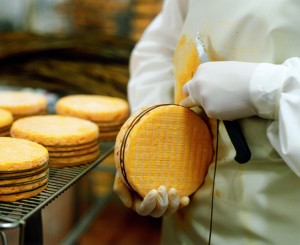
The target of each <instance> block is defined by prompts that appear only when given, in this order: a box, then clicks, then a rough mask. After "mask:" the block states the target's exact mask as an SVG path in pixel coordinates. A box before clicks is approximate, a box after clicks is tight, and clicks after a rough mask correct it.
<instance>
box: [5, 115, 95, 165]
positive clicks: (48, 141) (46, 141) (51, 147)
mask: <svg viewBox="0 0 300 245" xmlns="http://www.w3.org/2000/svg"><path fill="white" fill-rule="evenodd" d="M10 134H11V136H12V137H15V138H22V139H29V140H31V141H34V142H37V143H40V144H41V145H43V146H45V147H46V148H47V149H48V152H49V156H50V166H51V167H66V166H75V165H81V164H86V163H90V162H92V161H94V160H95V159H96V158H97V157H98V156H99V154H100V151H99V141H98V138H99V129H98V126H97V125H96V124H95V123H93V122H91V121H88V120H85V119H81V118H76V117H70V116H61V115H44V116H31V117H26V118H22V119H18V120H17V121H15V122H14V123H13V125H12V127H11V131H10Z"/></svg>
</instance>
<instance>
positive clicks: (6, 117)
mask: <svg viewBox="0 0 300 245" xmlns="http://www.w3.org/2000/svg"><path fill="white" fill-rule="evenodd" d="M12 122H13V115H12V113H11V112H10V111H8V110H5V109H0V128H2V127H6V126H8V125H10V124H12Z"/></svg>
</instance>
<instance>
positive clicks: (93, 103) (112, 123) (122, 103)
mask: <svg viewBox="0 0 300 245" xmlns="http://www.w3.org/2000/svg"><path fill="white" fill-rule="evenodd" d="M56 113H57V114H59V115H67V116H74V117H79V118H83V119H87V120H90V121H92V122H94V123H96V124H97V125H98V127H99V140H100V141H114V140H115V139H116V136H117V134H118V132H119V130H120V128H121V126H122V125H123V123H124V122H125V121H126V120H127V119H128V117H129V105H128V102H127V101H126V100H124V99H121V98H116V97H110V96H102V95H85V94H78V95H68V96H65V97H62V98H60V99H59V100H58V101H57V103H56Z"/></svg>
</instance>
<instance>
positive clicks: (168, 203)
mask: <svg viewBox="0 0 300 245" xmlns="http://www.w3.org/2000/svg"><path fill="white" fill-rule="evenodd" d="M113 189H114V192H115V193H116V194H117V195H118V196H119V197H120V199H121V201H122V202H123V204H124V205H125V206H126V207H128V208H132V209H133V210H134V211H136V212H137V213H138V214H139V215H142V216H148V215H150V216H152V217H154V218H158V217H161V216H163V215H170V214H173V213H175V212H176V211H177V210H178V209H180V208H182V207H185V206H187V205H188V204H189V202H190V199H189V197H182V198H181V199H179V197H178V195H177V190H176V189H174V188H171V189H170V190H169V191H167V189H166V187H165V186H161V187H159V188H158V189H157V190H155V189H153V190H151V191H149V192H148V193H147V195H146V196H145V198H144V199H142V198H141V197H140V196H139V195H138V194H137V193H135V192H133V191H131V190H130V189H129V188H128V187H127V186H126V185H125V183H124V182H123V180H122V179H121V177H120V175H119V173H118V172H117V173H116V176H115V182H114V187H113Z"/></svg>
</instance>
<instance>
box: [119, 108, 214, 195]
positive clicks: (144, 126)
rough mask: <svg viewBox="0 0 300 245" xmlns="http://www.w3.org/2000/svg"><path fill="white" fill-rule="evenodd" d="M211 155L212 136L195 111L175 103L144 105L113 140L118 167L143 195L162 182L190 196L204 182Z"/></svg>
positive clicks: (130, 185) (130, 186) (179, 193)
mask: <svg viewBox="0 0 300 245" xmlns="http://www.w3.org/2000/svg"><path fill="white" fill-rule="evenodd" d="M212 157H213V146H212V137H211V134H210V131H209V129H208V126H207V125H206V123H205V122H204V120H203V119H202V118H201V117H200V116H199V115H197V114H196V113H195V112H194V111H192V110H190V109H188V108H185V107H182V106H179V105H173V104H166V105H156V106H152V107H149V108H146V109H145V108H144V109H143V110H141V111H138V112H136V113H135V114H133V115H132V116H131V117H129V119H128V120H127V121H126V122H125V124H124V125H123V126H122V128H121V130H120V132H119V134H118V136H117V139H116V144H115V151H114V158H115V164H116V168H117V171H118V172H119V173H120V176H121V177H122V179H123V181H124V182H125V183H126V184H127V185H128V187H129V188H131V189H133V190H134V191H136V192H137V193H138V194H139V195H140V196H142V197H144V196H145V195H146V194H147V193H148V192H149V191H150V190H151V189H157V188H158V187H159V186H161V185H164V186H166V188H167V189H169V188H172V187H174V188H176V189H177V191H178V195H179V196H180V197H183V196H189V195H190V194H192V193H193V192H195V191H196V190H197V189H198V188H199V186H200V185H201V184H202V182H203V180H204V177H205V175H206V173H207V169H208V166H209V164H210V163H211V161H212Z"/></svg>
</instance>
